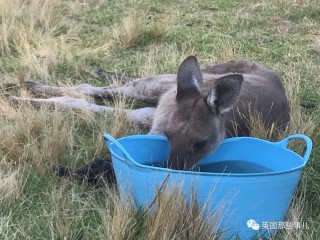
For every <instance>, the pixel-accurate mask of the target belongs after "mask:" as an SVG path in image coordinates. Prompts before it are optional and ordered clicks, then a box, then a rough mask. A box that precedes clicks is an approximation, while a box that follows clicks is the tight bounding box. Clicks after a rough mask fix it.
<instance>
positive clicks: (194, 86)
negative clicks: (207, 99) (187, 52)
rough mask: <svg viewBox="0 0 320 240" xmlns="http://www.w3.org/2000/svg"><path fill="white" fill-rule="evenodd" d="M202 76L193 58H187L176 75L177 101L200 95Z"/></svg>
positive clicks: (195, 59)
mask: <svg viewBox="0 0 320 240" xmlns="http://www.w3.org/2000/svg"><path fill="white" fill-rule="evenodd" d="M202 81H203V80H202V74H201V70H200V66H199V63H198V60H197V58H196V57H195V56H189V57H187V58H186V59H185V60H184V61H183V62H182V63H181V65H180V67H179V69H178V74H177V97H176V99H177V101H178V102H179V101H182V100H184V99H190V98H194V97H197V96H199V95H200V90H201V86H202Z"/></svg>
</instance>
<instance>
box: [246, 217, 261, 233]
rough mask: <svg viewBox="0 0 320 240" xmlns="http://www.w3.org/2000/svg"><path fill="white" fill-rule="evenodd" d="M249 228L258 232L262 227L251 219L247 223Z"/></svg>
mask: <svg viewBox="0 0 320 240" xmlns="http://www.w3.org/2000/svg"><path fill="white" fill-rule="evenodd" d="M247 226H248V228H252V229H253V230H256V231H257V230H259V228H260V225H259V224H258V223H256V221H255V220H253V219H250V220H248V221H247Z"/></svg>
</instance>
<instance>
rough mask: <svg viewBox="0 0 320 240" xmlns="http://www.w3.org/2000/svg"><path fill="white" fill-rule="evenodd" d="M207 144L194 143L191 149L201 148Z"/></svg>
mask: <svg viewBox="0 0 320 240" xmlns="http://www.w3.org/2000/svg"><path fill="white" fill-rule="evenodd" d="M206 144H207V140H203V141H199V142H196V143H195V144H194V145H193V147H194V148H203V147H204V146H205V145H206Z"/></svg>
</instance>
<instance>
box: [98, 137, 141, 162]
mask: <svg viewBox="0 0 320 240" xmlns="http://www.w3.org/2000/svg"><path fill="white" fill-rule="evenodd" d="M103 137H104V139H105V141H106V142H111V143H113V144H114V145H116V146H117V148H119V150H120V151H121V152H122V153H123V154H124V156H125V157H126V158H127V159H128V160H130V161H131V162H135V161H134V160H133V158H132V157H131V155H130V154H129V153H128V152H127V150H126V149H125V148H124V147H123V146H122V145H121V143H119V141H117V140H116V139H115V138H114V137H112V136H111V135H110V134H106V133H105V134H103ZM120 159H121V158H120Z"/></svg>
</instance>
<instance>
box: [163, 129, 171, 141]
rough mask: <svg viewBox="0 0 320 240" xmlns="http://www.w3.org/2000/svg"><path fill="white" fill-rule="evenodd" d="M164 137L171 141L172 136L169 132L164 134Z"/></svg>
mask: <svg viewBox="0 0 320 240" xmlns="http://www.w3.org/2000/svg"><path fill="white" fill-rule="evenodd" d="M164 135H165V136H166V137H167V138H168V140H170V134H169V133H168V132H167V131H166V132H164Z"/></svg>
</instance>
